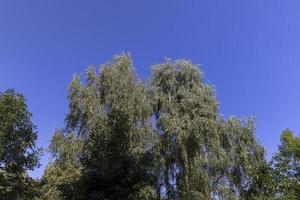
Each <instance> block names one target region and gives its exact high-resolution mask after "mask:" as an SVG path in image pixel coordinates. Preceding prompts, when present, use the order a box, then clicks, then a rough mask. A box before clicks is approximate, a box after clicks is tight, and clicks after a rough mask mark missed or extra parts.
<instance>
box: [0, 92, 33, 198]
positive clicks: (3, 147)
mask: <svg viewBox="0 0 300 200" xmlns="http://www.w3.org/2000/svg"><path fill="white" fill-rule="evenodd" d="M36 139H37V133H36V132H35V126H34V125H33V124H32V122H31V113H29V112H28V111H27V106H26V104H25V99H24V97H23V96H22V95H20V94H18V93H16V92H15V91H14V90H7V91H5V92H3V93H0V197H1V199H4V200H8V199H9V200H13V199H17V200H23V199H33V196H34V194H35V193H36V191H35V190H34V186H35V184H36V182H35V181H34V180H32V179H31V178H29V177H28V176H27V173H26V171H27V170H32V169H33V168H34V167H36V166H38V149H37V148H36V147H35V140H36Z"/></svg>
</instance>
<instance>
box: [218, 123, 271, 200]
mask: <svg viewBox="0 0 300 200" xmlns="http://www.w3.org/2000/svg"><path fill="white" fill-rule="evenodd" d="M219 131H220V139H221V140H220V144H221V147H222V157H221V158H222V159H221V160H220V163H221V168H220V170H219V173H218V176H217V178H216V179H215V180H214V184H213V188H214V189H215V190H216V191H215V194H216V196H218V197H219V199H227V198H226V197H228V196H229V197H230V199H246V200H248V199H249V200H250V199H251V200H253V199H272V198H273V197H274V187H275V186H274V184H273V178H272V174H273V171H272V169H271V167H270V165H269V164H268V162H267V161H266V160H265V157H264V152H265V150H264V148H263V147H262V146H261V145H260V144H259V142H258V141H257V139H256V137H255V121H254V119H253V118H242V119H239V118H236V117H230V118H229V119H228V120H223V119H221V121H220V130H219Z"/></svg>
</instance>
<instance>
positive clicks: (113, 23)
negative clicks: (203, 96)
mask: <svg viewBox="0 0 300 200" xmlns="http://www.w3.org/2000/svg"><path fill="white" fill-rule="evenodd" d="M299 10H300V1H299V0H288V1H284V0H280V1H279V0H245V1H241V0H226V1H225V0H219V1H217V0H206V1H201V0H127V1H125V0H118V1H117V0H107V1H103V0H102V1H101V0H98V1H92V0H89V1H75V0H45V1H40V0H28V1H21V0H20V1H16V0H0V91H3V90H5V89H7V88H15V89H16V90H17V91H18V92H21V93H23V94H24V95H25V97H26V99H27V103H28V105H29V109H30V111H31V112H32V113H33V121H34V123H35V124H36V125H37V126H38V131H39V139H38V145H39V146H43V147H47V145H48V144H49V140H50V138H51V135H52V133H53V131H54V130H55V129H56V128H61V127H63V126H64V118H65V115H66V112H67V100H66V95H67V93H66V89H67V86H68V83H69V82H70V81H71V79H72V76H73V75H74V74H75V73H81V74H83V73H84V71H85V69H86V67H87V66H88V65H90V64H95V65H99V64H102V63H104V62H105V61H106V60H107V59H109V58H111V57H112V56H113V55H114V54H116V53H119V52H121V51H130V52H131V54H132V56H133V59H134V64H135V68H136V71H137V73H138V75H139V76H140V77H141V78H146V77H148V76H149V75H150V66H151V65H152V64H154V63H158V62H161V61H162V60H163V58H164V57H170V58H173V59H177V58H190V59H191V60H192V61H193V62H194V63H198V64H202V65H203V67H202V70H203V71H204V73H205V79H206V81H207V82H208V83H210V84H213V85H214V86H215V88H216V91H217V96H218V100H219V102H220V111H221V113H222V114H223V115H224V116H229V115H238V116H241V115H252V116H255V117H256V118H257V137H258V138H259V140H260V141H261V143H262V144H263V145H264V146H265V147H266V149H267V151H268V157H270V155H271V154H272V153H273V152H274V151H275V150H276V149H277V145H278V143H279V135H280V132H281V130H282V129H283V128H286V127H288V128H291V129H293V130H295V131H296V132H300V122H299V119H300V106H299V104H300V12H299ZM47 161H48V158H47V156H43V157H42V160H41V162H42V164H43V166H42V167H41V168H40V169H38V170H35V171H34V172H31V175H32V176H34V177H40V176H41V174H42V172H43V169H44V167H45V164H46V163H47Z"/></svg>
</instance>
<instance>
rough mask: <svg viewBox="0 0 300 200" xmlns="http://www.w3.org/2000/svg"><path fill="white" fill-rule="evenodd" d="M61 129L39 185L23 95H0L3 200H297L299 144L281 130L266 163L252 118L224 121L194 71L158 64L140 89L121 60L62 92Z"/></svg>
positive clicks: (126, 58) (180, 63)
mask: <svg viewBox="0 0 300 200" xmlns="http://www.w3.org/2000/svg"><path fill="white" fill-rule="evenodd" d="M68 100H69V112H68V113H67V117H66V127H65V128H64V129H61V130H57V131H56V132H55V133H54V135H53V137H52V140H51V144H50V146H49V149H48V150H49V152H50V153H51V155H52V160H51V162H50V163H49V164H48V166H47V168H46V170H45V173H44V175H43V177H42V179H41V180H40V181H39V182H38V181H36V180H33V179H31V178H30V177H28V175H27V173H26V172H27V170H32V169H33V168H34V167H36V166H38V149H37V148H36V147H35V140H36V138H37V134H36V132H35V126H34V125H33V124H32V122H31V114H30V113H29V112H28V111H27V107H26V104H25V100H24V98H23V96H22V95H20V94H17V93H15V92H14V91H13V90H8V91H6V92H4V93H0V199H1V200H2V199H3V200H29V199H34V200H37V199H39V200H65V199H72V200H86V199H90V200H160V199H168V200H207V199H211V200H213V199H216V200H238V199H241V200H273V199H278V200H279V199H280V200H281V199H282V200H284V199H289V200H294V199H295V200H296V199H299V196H300V190H299V188H300V180H299V178H300V176H299V169H300V164H299V159H300V138H299V137H296V136H294V135H293V132H292V131H290V130H288V129H287V130H285V131H284V132H283V134H282V136H281V142H282V144H281V145H280V147H279V152H278V153H277V154H276V155H275V156H274V158H273V160H272V162H271V163H268V162H267V161H266V160H265V155H264V153H265V150H264V148H263V147H262V146H261V145H260V143H259V142H258V141H257V139H256V137H255V120H254V119H253V118H237V117H229V118H228V119H225V118H223V117H222V116H221V115H220V113H219V110H218V102H217V100H216V95H215V91H214V89H213V87H212V86H210V85H208V84H205V82H204V79H203V74H202V72H201V70H200V68H199V66H198V65H195V64H193V63H192V62H191V61H189V60H177V61H172V60H166V61H165V62H164V63H161V64H157V65H155V66H154V67H153V71H152V77H151V82H150V84H149V85H146V84H145V83H143V82H142V81H140V80H139V79H138V78H137V77H136V75H135V72H134V68H133V64H132V60H131V57H130V55H129V54H121V55H117V56H115V57H114V58H113V59H111V60H110V61H108V62H107V63H105V64H104V65H102V66H101V69H100V71H99V72H97V71H96V70H95V68H94V67H89V68H88V69H87V71H86V76H85V77H83V78H82V77H79V76H75V77H74V79H73V81H72V82H71V84H70V85H69V93H68Z"/></svg>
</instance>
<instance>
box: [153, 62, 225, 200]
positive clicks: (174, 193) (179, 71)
mask: <svg viewBox="0 0 300 200" xmlns="http://www.w3.org/2000/svg"><path fill="white" fill-rule="evenodd" d="M152 93H153V102H154V113H155V117H156V118H155V119H156V125H157V132H158V134H159V137H160V142H161V150H160V156H161V157H162V165H161V173H160V177H158V178H159V180H158V181H159V183H160V185H159V186H160V188H159V190H160V191H162V192H163V191H166V193H165V194H162V197H164V196H165V197H167V198H168V199H209V198H210V192H211V190H212V188H211V187H210V178H211V176H212V175H213V174H212V173H211V172H212V171H213V170H214V168H215V166H216V164H217V162H218V160H217V159H218V153H219V146H220V145H219V136H218V131H217V117H218V106H217V101H216V98H215V93H214V90H213V89H212V87H211V86H209V85H206V84H204V82H203V77H202V73H201V71H199V69H198V66H197V65H194V64H192V63H191V62H190V61H188V60H178V61H175V62H172V61H171V60H167V61H166V62H165V63H163V64H159V65H156V66H155V67H154V69H153V76H152Z"/></svg>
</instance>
